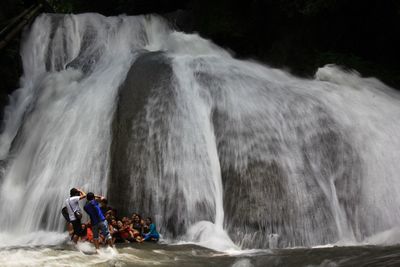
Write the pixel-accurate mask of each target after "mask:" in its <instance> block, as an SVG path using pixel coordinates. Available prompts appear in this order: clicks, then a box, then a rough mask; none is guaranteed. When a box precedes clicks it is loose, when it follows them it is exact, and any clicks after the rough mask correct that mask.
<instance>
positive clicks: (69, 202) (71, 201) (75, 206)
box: [65, 196, 81, 221]
mask: <svg viewBox="0 0 400 267" xmlns="http://www.w3.org/2000/svg"><path fill="white" fill-rule="evenodd" d="M80 198H81V197H79V196H77V197H69V198H67V199H66V200H65V205H66V207H67V210H68V215H69V219H70V220H71V221H75V220H76V218H75V214H74V212H75V211H80V210H81V208H80V207H79V199H80ZM71 208H72V209H71Z"/></svg>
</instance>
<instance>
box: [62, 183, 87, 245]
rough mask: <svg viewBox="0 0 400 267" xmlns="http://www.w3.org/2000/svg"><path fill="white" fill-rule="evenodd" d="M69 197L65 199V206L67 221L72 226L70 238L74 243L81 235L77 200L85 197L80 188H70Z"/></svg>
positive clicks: (80, 213) (79, 211)
mask: <svg viewBox="0 0 400 267" xmlns="http://www.w3.org/2000/svg"><path fill="white" fill-rule="evenodd" d="M69 194H70V197H69V198H67V199H66V200H65V204H66V205H65V206H66V207H67V210H68V216H69V221H70V223H71V224H72V227H73V233H72V240H73V241H74V243H75V244H76V243H77V242H78V239H79V237H81V236H83V230H82V226H81V218H82V211H81V208H80V207H79V200H81V199H84V198H85V197H86V194H85V192H83V191H82V190H80V189H76V188H72V189H71V190H70V191H69Z"/></svg>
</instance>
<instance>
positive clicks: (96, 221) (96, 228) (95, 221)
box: [83, 192, 112, 249]
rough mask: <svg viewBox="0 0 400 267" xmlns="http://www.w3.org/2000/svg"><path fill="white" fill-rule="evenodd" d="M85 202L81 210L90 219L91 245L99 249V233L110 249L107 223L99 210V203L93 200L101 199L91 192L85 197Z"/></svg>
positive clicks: (110, 238) (110, 239) (110, 243)
mask: <svg viewBox="0 0 400 267" xmlns="http://www.w3.org/2000/svg"><path fill="white" fill-rule="evenodd" d="M86 198H87V202H86V205H85V207H84V208H83V209H84V210H85V211H86V213H87V214H88V215H89V217H90V222H91V224H92V231H93V243H94V245H95V247H96V249H99V232H100V231H101V233H102V235H103V236H104V238H105V239H106V241H107V244H108V245H109V246H110V247H112V237H111V234H110V232H109V229H108V223H107V220H106V218H105V217H104V214H103V212H102V211H101V209H100V206H99V203H98V202H97V201H96V199H95V198H98V199H102V197H100V196H95V195H94V194H93V193H92V192H89V193H88V194H87V195H86Z"/></svg>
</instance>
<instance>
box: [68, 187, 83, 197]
mask: <svg viewBox="0 0 400 267" xmlns="http://www.w3.org/2000/svg"><path fill="white" fill-rule="evenodd" d="M69 195H70V196H71V197H74V196H79V195H80V193H79V190H78V189H76V188H75V187H74V188H71V190H69Z"/></svg>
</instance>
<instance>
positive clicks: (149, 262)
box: [0, 244, 400, 267]
mask: <svg viewBox="0 0 400 267" xmlns="http://www.w3.org/2000/svg"><path fill="white" fill-rule="evenodd" d="M78 248H79V249H80V250H79V249H77V248H75V247H74V246H71V245H69V246H68V245H62V246H51V247H35V248H32V247H20V248H8V249H5V250H1V251H0V266H230V267H251V266H254V267H255V266H260V267H262V266H287V267H317V266H318V267H336V266H349V267H350V266H399V264H400V253H399V249H400V247H399V246H389V247H377V246H358V247H326V248H312V249H310V248H292V249H271V250H248V251H229V252H217V251H213V250H210V249H207V248H204V247H199V246H196V245H162V244H129V245H120V246H117V248H115V249H110V248H109V249H105V248H103V249H100V251H99V252H98V254H93V247H89V246H88V245H80V246H78Z"/></svg>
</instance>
